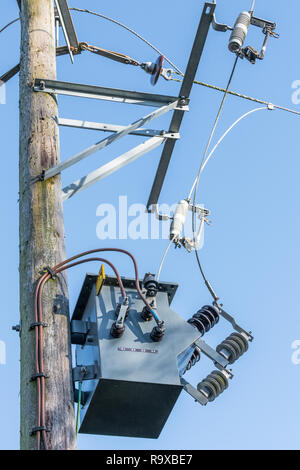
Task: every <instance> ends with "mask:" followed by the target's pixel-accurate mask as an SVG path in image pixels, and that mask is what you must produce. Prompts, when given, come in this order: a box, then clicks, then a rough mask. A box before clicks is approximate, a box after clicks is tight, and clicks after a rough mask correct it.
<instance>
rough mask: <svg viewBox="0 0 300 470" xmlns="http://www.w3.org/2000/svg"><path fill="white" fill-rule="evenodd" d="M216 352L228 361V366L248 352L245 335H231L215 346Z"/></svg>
mask: <svg viewBox="0 0 300 470" xmlns="http://www.w3.org/2000/svg"><path fill="white" fill-rule="evenodd" d="M216 350H217V352H218V353H219V354H221V355H222V356H223V357H225V359H227V360H228V361H229V364H233V363H234V362H235V361H237V360H238V359H239V358H240V357H241V356H242V355H243V354H245V352H247V351H248V339H247V338H246V335H242V334H240V333H232V334H231V335H230V336H228V338H226V339H225V340H224V341H222V343H221V344H219V346H217V349H216Z"/></svg>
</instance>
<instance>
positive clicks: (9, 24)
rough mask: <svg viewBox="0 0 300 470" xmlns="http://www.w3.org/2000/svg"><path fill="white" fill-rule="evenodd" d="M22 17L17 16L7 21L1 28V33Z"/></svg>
mask: <svg viewBox="0 0 300 470" xmlns="http://www.w3.org/2000/svg"><path fill="white" fill-rule="evenodd" d="M19 20H20V18H16V19H15V20H12V21H11V22H10V23H7V24H6V25H5V26H4V27H3V28H2V29H0V33H2V32H3V31H5V30H6V28H8V27H9V26H11V25H12V24H14V23H16V22H17V21H19Z"/></svg>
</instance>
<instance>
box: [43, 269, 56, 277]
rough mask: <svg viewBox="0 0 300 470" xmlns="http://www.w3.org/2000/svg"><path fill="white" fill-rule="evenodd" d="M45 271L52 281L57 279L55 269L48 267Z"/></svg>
mask: <svg viewBox="0 0 300 470" xmlns="http://www.w3.org/2000/svg"><path fill="white" fill-rule="evenodd" d="M43 271H44V272H46V273H48V274H50V276H51V279H52V280H54V279H57V275H56V274H55V273H54V271H53V269H51V268H50V266H46V267H45V268H44V269H43Z"/></svg>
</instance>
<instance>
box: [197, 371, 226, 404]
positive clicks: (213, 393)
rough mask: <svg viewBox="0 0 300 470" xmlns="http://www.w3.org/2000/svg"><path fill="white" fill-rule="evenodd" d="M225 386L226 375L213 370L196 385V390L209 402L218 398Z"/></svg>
mask: <svg viewBox="0 0 300 470" xmlns="http://www.w3.org/2000/svg"><path fill="white" fill-rule="evenodd" d="M227 388H228V377H227V376H226V375H225V374H223V373H222V372H220V371H219V370H214V371H213V372H212V373H211V374H209V375H208V376H207V377H206V378H205V379H204V380H202V382H200V383H199V384H198V386H197V389H198V391H199V392H201V393H203V394H204V395H205V396H206V397H207V399H208V401H209V402H212V401H214V400H215V399H216V398H218V396H219V395H221V393H223V392H225V390H226V389H227Z"/></svg>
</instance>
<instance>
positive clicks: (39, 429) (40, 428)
mask: <svg viewBox="0 0 300 470" xmlns="http://www.w3.org/2000/svg"><path fill="white" fill-rule="evenodd" d="M42 431H45V432H50V429H48V428H46V426H36V427H35V428H32V430H31V433H30V436H34V435H35V434H37V433H38V432H42Z"/></svg>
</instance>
